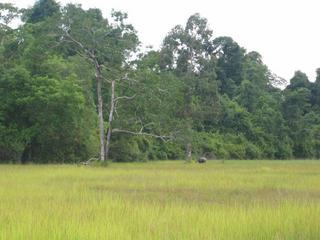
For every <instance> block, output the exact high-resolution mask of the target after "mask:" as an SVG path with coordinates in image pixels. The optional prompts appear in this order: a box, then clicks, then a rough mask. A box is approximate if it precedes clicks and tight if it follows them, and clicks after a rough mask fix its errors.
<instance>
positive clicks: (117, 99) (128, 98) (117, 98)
mask: <svg viewBox="0 0 320 240" xmlns="http://www.w3.org/2000/svg"><path fill="white" fill-rule="evenodd" d="M135 97H136V95H133V96H131V97H128V96H121V97H116V98H115V99H114V101H115V102H117V101H119V100H121V99H126V100H132V99H134V98H135Z"/></svg>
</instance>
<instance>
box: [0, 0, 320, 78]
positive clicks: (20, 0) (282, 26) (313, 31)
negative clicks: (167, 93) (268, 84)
mask: <svg viewBox="0 0 320 240" xmlns="http://www.w3.org/2000/svg"><path fill="white" fill-rule="evenodd" d="M0 2H10V3H14V4H16V5H17V6H19V7H27V6H32V5H33V3H34V2H35V1H34V0H0ZM66 2H73V3H81V4H82V5H83V7H84V8H89V7H95V8H100V9H101V10H102V11H103V12H104V13H105V14H106V16H108V14H109V13H110V12H111V9H116V10H121V11H125V12H127V13H128V14H129V22H130V23H132V24H133V25H134V27H135V28H136V29H137V30H138V34H139V38H140V41H141V42H142V43H143V44H144V45H153V46H154V47H155V48H158V47H159V46H160V44H161V42H162V40H163V38H164V37H165V35H166V34H167V33H168V32H169V31H170V29H171V28H173V27H174V26H175V25H177V24H184V23H185V22H186V21H187V19H188V17H189V16H190V15H192V14H194V13H200V14H201V16H202V17H205V18H207V19H208V20H209V24H210V27H211V28H212V29H213V31H214V35H215V36H231V37H232V38H234V40H235V41H237V42H238V43H239V44H240V45H241V46H243V47H245V48H246V49H247V50H248V51H252V50H255V51H258V52H259V53H260V54H261V55H262V56H263V60H264V62H265V63H266V64H267V65H268V66H269V68H270V69H271V70H272V71H274V72H275V73H277V74H278V75H280V76H282V77H284V78H286V79H290V78H291V77H292V76H293V73H294V71H296V70H301V71H303V72H306V73H307V74H308V76H309V79H310V80H312V81H314V79H315V70H316V68H318V67H320V11H319V10H320V0H188V1H183V0H176V1H174V0H135V1H134V0H60V3H61V4H65V3H66Z"/></svg>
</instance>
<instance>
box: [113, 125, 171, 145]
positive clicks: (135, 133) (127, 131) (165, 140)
mask: <svg viewBox="0 0 320 240" xmlns="http://www.w3.org/2000/svg"><path fill="white" fill-rule="evenodd" d="M143 129H144V127H142V128H141V129H140V131H139V132H133V131H129V130H125V129H118V128H114V129H112V133H127V134H132V135H142V136H148V137H153V138H157V139H161V140H162V141H164V142H167V141H170V140H172V139H173V137H172V136H166V135H156V134H152V133H146V132H143Z"/></svg>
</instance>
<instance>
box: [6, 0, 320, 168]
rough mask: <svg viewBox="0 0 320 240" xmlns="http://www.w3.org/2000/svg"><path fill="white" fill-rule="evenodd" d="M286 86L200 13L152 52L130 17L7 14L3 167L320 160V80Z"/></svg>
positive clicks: (57, 9) (49, 6) (9, 8)
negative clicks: (93, 162)
mask: <svg viewBox="0 0 320 240" xmlns="http://www.w3.org/2000/svg"><path fill="white" fill-rule="evenodd" d="M15 19H20V21H21V22H22V24H21V25H20V26H19V27H18V28H13V27H12V21H14V20H15ZM283 82H284V80H283V79H282V78H280V77H278V76H277V75H276V74H274V73H272V72H271V71H270V70H269V69H268V67H267V66H266V65H265V64H264V63H263V62H262V57H261V55H260V54H259V53H257V52H247V51H246V50H245V49H244V48H242V47H241V46H239V45H238V44H237V43H236V42H235V41H234V40H233V39H232V38H230V37H214V34H213V31H212V30H211V29H210V28H209V27H208V24H207V20H206V19H205V18H203V17H201V16H200V15H199V14H194V15H192V16H191V17H190V18H189V19H188V20H187V23H186V25H184V26H180V25H179V26H176V27H174V28H173V29H172V30H171V31H170V32H169V33H168V34H167V36H166V37H165V38H164V40H163V44H162V46H161V48H160V49H159V50H152V49H149V50H148V51H145V52H143V51H141V50H140V42H139V39H138V36H137V32H136V30H135V29H134V27H133V26H132V25H130V24H128V23H127V15H126V14H125V13H122V12H116V11H113V12H112V17H111V19H106V18H105V17H104V16H103V15H102V13H101V11H100V10H99V9H89V10H84V9H83V8H82V7H81V6H80V5H76V4H68V5H66V6H60V5H59V4H58V3H57V2H55V1H54V0H39V1H37V2H36V3H35V5H34V6H33V7H31V8H29V9H18V8H16V7H14V6H13V5H11V4H6V3H0V162H3V163H5V162H17V163H19V162H22V163H27V162H35V163H69V162H79V161H85V160H88V159H90V158H92V157H95V158H98V159H100V160H102V161H103V160H105V159H112V160H114V161H146V160H155V159H161V160H162V159H185V158H192V157H196V156H207V157H208V158H219V159H291V158H299V159H300V158H302V159H304V158H320V69H318V70H317V78H316V79H315V81H312V82H311V81H309V79H308V77H307V76H306V74H304V73H302V72H300V71H297V72H295V74H294V76H293V78H292V79H291V80H290V84H289V85H287V86H286V88H285V89H284V90H281V89H280V88H278V86H279V85H281V84H283Z"/></svg>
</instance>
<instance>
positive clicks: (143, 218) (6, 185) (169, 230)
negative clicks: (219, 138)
mask: <svg viewBox="0 0 320 240" xmlns="http://www.w3.org/2000/svg"><path fill="white" fill-rule="evenodd" d="M0 239H1V240H11V239H19V240H20V239H21V240H32V239H39V240H40V239H41V240H46V239H49V240H51V239H59V240H60V239H61V240H70V239H74V240H80V239H83V240H89V239H99V240H100V239H139V240H140V239H141V240H142V239H143V240H152V239H161V240H167V239H183V240H185V239H197V240H198V239H199V240H200V239H201V240H203V239H227V240H230V239H236V240H241V239H245V240H250V239H254V240H258V239H290V240H294V239H297V240H298V239H299V240H310V239H320V161H226V162H225V163H222V162H220V161H211V162H208V163H206V164H202V165H200V164H195V163H194V164H185V163H184V162H181V161H176V162H173V161H172V162H170V161H168V162H150V163H132V164H131V163H130V164H111V165H110V166H108V167H107V168H98V167H84V166H72V165H41V166H33V165H27V166H18V165H2V166H1V165H0Z"/></svg>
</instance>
